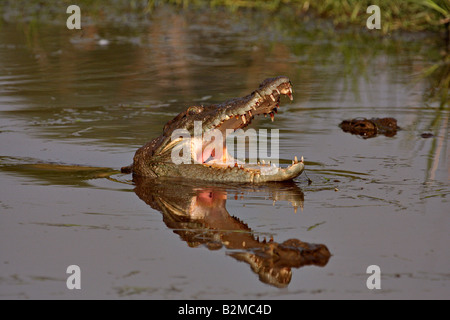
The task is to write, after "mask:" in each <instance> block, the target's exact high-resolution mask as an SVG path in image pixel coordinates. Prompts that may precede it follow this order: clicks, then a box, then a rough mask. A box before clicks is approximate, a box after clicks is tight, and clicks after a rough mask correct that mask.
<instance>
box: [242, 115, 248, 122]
mask: <svg viewBox="0 0 450 320" xmlns="http://www.w3.org/2000/svg"><path fill="white" fill-rule="evenodd" d="M241 119H242V122H243V123H244V124H246V123H247V118H246V117H245V114H243V115H242V116H241Z"/></svg>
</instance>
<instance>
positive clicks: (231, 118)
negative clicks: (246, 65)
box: [203, 76, 293, 133]
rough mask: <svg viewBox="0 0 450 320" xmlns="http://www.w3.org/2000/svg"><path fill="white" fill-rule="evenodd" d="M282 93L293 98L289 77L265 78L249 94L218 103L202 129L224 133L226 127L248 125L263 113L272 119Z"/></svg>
mask: <svg viewBox="0 0 450 320" xmlns="http://www.w3.org/2000/svg"><path fill="white" fill-rule="evenodd" d="M282 95H286V96H288V97H289V99H290V100H291V101H292V100H293V94H292V86H291V82H290V81H289V78H287V77H285V76H280V77H277V78H270V79H266V80H264V81H263V82H262V83H261V84H260V86H259V88H258V89H257V90H255V91H253V92H252V93H251V94H250V95H248V96H246V97H244V98H240V99H232V100H230V101H227V102H225V103H222V104H220V105H218V106H217V111H219V112H218V114H217V115H216V116H215V117H213V118H212V119H211V120H209V121H208V120H207V121H206V123H205V126H204V128H203V131H208V130H212V129H219V130H221V131H222V133H225V131H226V129H233V130H238V129H242V128H245V127H246V126H248V125H249V124H250V123H251V121H252V120H253V118H254V117H255V116H256V115H263V114H264V116H265V117H266V116H267V115H269V116H270V117H271V119H272V121H274V117H275V114H276V113H277V112H278V108H279V107H280V98H281V96H282Z"/></svg>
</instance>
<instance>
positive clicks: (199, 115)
mask: <svg viewBox="0 0 450 320" xmlns="http://www.w3.org/2000/svg"><path fill="white" fill-rule="evenodd" d="M282 95H285V96H287V97H289V98H290V100H293V95H292V84H291V82H290V80H289V78H287V77H285V76H278V77H275V78H269V79H266V80H264V81H263V82H262V83H261V84H260V85H259V87H258V88H257V89H256V90H255V91H253V92H252V93H251V94H249V95H246V96H244V97H242V98H233V99H230V100H227V101H225V102H223V103H220V104H212V105H208V106H203V105H194V106H191V107H189V108H188V109H187V110H186V111H183V112H181V113H180V114H178V115H177V116H176V117H175V118H173V119H172V120H170V121H169V122H167V123H166V124H165V126H164V128H163V133H162V135H160V136H159V137H157V138H154V139H153V140H151V141H150V142H148V143H147V144H145V145H144V146H142V147H141V148H139V149H138V150H137V151H136V153H135V155H134V158H133V163H132V164H131V165H129V166H127V167H123V168H121V171H122V172H123V173H133V175H137V176H145V177H153V178H156V177H184V178H187V179H198V180H204V181H222V182H225V181H228V182H249V183H262V182H269V181H285V180H292V179H294V178H295V177H297V176H298V175H300V174H301V173H302V172H303V170H304V167H305V166H304V162H303V157H302V158H301V159H300V160H299V159H298V158H297V157H294V160H292V164H291V165H289V166H287V167H284V168H282V167H279V166H274V164H272V166H271V165H270V164H266V163H259V162H258V163H242V161H241V162H238V160H236V159H234V158H233V157H232V156H231V155H229V154H228V152H227V150H226V144H225V143H223V144H222V145H215V144H214V143H213V142H210V143H209V144H208V143H204V141H203V140H202V142H201V143H200V144H199V143H198V142H196V141H195V139H185V138H186V137H183V136H177V132H179V131H176V130H177V129H178V130H181V129H182V130H185V131H186V132H188V133H189V135H190V137H194V136H195V128H196V123H197V124H198V123H199V122H200V123H201V133H202V135H203V136H204V135H206V134H207V133H208V132H211V131H212V130H219V132H220V133H221V134H222V136H223V137H224V138H223V142H225V141H226V136H227V134H229V133H230V131H231V132H233V131H236V130H238V129H243V128H245V127H247V126H248V125H249V124H250V123H251V122H252V120H253V119H254V118H255V117H256V116H261V115H264V116H267V115H269V116H270V118H271V119H272V121H273V120H274V118H275V114H276V113H277V112H278V108H279V107H280V98H281V96H282ZM216 132H217V131H216ZM211 140H212V139H211ZM186 143H188V144H189V146H188V150H190V160H192V161H191V163H185V162H182V163H176V162H174V161H173V160H172V153H173V152H174V151H175V150H177V149H176V148H184V147H185V146H186ZM218 148H220V149H221V150H220V151H221V152H216V150H218ZM222 148H223V149H222ZM183 150H186V149H183ZM219 154H221V155H222V156H221V157H220V156H219Z"/></svg>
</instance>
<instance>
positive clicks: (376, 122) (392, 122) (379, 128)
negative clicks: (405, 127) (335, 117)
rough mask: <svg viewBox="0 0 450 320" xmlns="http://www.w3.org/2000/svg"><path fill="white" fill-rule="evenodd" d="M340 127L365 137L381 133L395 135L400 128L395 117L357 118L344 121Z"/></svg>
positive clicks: (389, 135)
mask: <svg viewBox="0 0 450 320" xmlns="http://www.w3.org/2000/svg"><path fill="white" fill-rule="evenodd" d="M339 127H340V128H341V129H342V130H343V131H344V132H349V133H351V134H355V135H359V136H361V137H363V138H364V139H368V138H373V137H376V136H377V135H379V134H383V135H385V136H386V137H393V136H395V135H396V134H397V131H398V130H400V127H399V126H398V125H397V120H396V119H394V118H372V119H366V118H355V119H350V120H344V121H342V122H341V123H340V124H339Z"/></svg>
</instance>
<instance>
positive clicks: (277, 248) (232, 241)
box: [133, 177, 331, 288]
mask: <svg viewBox="0 0 450 320" xmlns="http://www.w3.org/2000/svg"><path fill="white" fill-rule="evenodd" d="M133 181H134V183H135V185H136V188H135V189H134V191H135V192H136V194H137V196H138V197H139V198H140V199H141V200H142V201H144V202H145V203H147V204H148V205H149V206H151V207H152V208H153V209H155V210H158V211H159V212H161V213H162V215H163V221H164V223H165V224H166V225H167V227H168V228H170V229H172V230H173V232H174V233H176V234H178V235H179V236H180V238H181V239H182V240H183V241H186V242H187V244H188V245H189V247H198V246H200V245H203V246H205V247H206V248H208V249H209V250H218V249H221V248H223V247H225V248H226V249H227V250H228V252H227V255H229V256H231V257H233V258H234V259H236V260H238V261H242V262H245V263H248V264H249V265H250V267H251V269H252V271H253V272H254V273H256V274H258V276H259V279H260V281H262V282H263V283H267V284H269V285H272V286H275V287H279V288H283V287H286V286H288V285H289V283H290V281H291V278H292V270H291V269H292V268H297V269H298V268H301V267H303V266H307V265H316V266H320V267H323V266H325V265H326V264H327V263H328V260H329V259H330V256H331V254H330V252H329V251H328V248H327V247H326V246H325V245H323V244H312V243H306V242H302V241H301V240H298V239H289V240H286V241H284V242H282V243H278V242H275V241H274V240H273V238H272V237H271V238H270V240H268V241H267V240H266V239H265V238H264V240H260V239H259V237H258V236H257V235H256V234H255V232H254V231H253V230H252V229H251V228H250V227H249V226H248V225H247V224H246V223H245V222H243V221H242V220H240V219H239V218H236V217H234V216H232V215H230V213H229V212H228V211H227V209H226V201H227V198H228V193H227V190H229V188H230V186H229V185H227V186H225V185H218V184H205V183H202V184H200V183H192V181H190V182H189V183H187V182H184V183H183V182H181V181H176V183H174V181H171V180H165V179H164V180H161V179H158V180H155V179H148V178H141V177H134V178H133ZM248 190H249V191H259V192H263V193H268V194H269V195H270V197H271V198H272V199H274V200H275V199H277V200H286V201H289V202H291V203H292V204H293V205H294V206H297V205H300V206H302V205H303V192H302V191H301V189H300V188H299V187H298V186H297V185H296V184H295V183H294V182H290V183H289V182H287V183H270V184H264V185H259V186H253V187H252V188H251V189H248Z"/></svg>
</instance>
